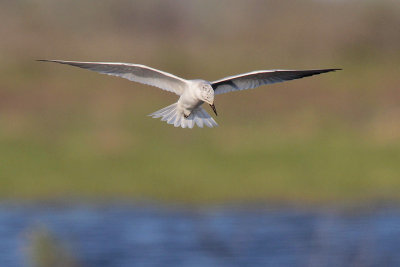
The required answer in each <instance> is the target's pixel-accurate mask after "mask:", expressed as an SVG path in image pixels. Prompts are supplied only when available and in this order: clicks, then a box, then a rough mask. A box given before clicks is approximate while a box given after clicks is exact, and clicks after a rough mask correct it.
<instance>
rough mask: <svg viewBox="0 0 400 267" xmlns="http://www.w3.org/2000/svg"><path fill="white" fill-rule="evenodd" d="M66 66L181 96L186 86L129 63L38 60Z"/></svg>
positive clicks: (158, 71) (161, 74)
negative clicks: (119, 78)
mask: <svg viewBox="0 0 400 267" xmlns="http://www.w3.org/2000/svg"><path fill="white" fill-rule="evenodd" d="M39 61H47V62H56V63H60V64H67V65H71V66H75V67H79V68H84V69H88V70H91V71H95V72H99V73H102V74H108V75H112V76H118V77H122V78H125V79H128V80H130V81H134V82H139V83H143V84H147V85H151V86H155V87H158V88H161V89H163V90H166V91H169V92H172V93H175V94H177V95H181V94H182V93H183V91H184V90H185V88H186V86H187V82H186V80H185V79H182V78H180V77H177V76H175V75H172V74H170V73H167V72H164V71H160V70H157V69H153V68H150V67H148V66H144V65H139V64H130V63H114V62H80V61H64V60H39Z"/></svg>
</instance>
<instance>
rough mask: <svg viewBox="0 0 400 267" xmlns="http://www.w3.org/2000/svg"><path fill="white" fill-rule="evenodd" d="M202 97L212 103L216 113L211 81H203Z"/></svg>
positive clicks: (201, 87) (211, 105)
mask: <svg viewBox="0 0 400 267" xmlns="http://www.w3.org/2000/svg"><path fill="white" fill-rule="evenodd" d="M200 99H201V100H202V101H204V102H206V103H207V104H209V105H210V107H211V108H212V110H213V111H214V113H215V115H218V114H217V110H216V108H215V106H214V89H213V88H212V86H211V84H209V83H202V84H201V86H200Z"/></svg>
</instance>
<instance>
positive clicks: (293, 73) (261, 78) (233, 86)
mask: <svg viewBox="0 0 400 267" xmlns="http://www.w3.org/2000/svg"><path fill="white" fill-rule="evenodd" d="M336 70H340V69H319V70H259V71H253V72H248V73H243V74H239V75H235V76H229V77H225V78H223V79H220V80H217V81H214V82H212V83H211V85H212V87H213V88H214V94H216V95H218V94H224V93H228V92H233V91H240V90H246V89H253V88H256V87H259V86H262V85H266V84H273V83H279V82H285V81H290V80H294V79H300V78H304V77H308V76H312V75H317V74H321V73H325V72H330V71H336Z"/></svg>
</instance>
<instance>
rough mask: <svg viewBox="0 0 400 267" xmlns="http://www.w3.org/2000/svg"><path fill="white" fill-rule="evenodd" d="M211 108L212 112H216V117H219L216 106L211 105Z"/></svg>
mask: <svg viewBox="0 0 400 267" xmlns="http://www.w3.org/2000/svg"><path fill="white" fill-rule="evenodd" d="M210 107H211V108H212V110H213V111H214V113H215V116H218V114H217V109H216V108H215V106H214V104H212V105H210Z"/></svg>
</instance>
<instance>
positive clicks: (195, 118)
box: [40, 60, 338, 128]
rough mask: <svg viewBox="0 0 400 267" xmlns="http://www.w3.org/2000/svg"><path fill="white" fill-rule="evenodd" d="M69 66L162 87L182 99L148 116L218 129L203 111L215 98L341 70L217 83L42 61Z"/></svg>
mask: <svg viewBox="0 0 400 267" xmlns="http://www.w3.org/2000/svg"><path fill="white" fill-rule="evenodd" d="M40 61H49V62H56V63H61V64H68V65H72V66H76V67H80V68H85V69H89V70H92V71H96V72H99V73H103V74H108V75H113V76H119V77H122V78H126V79H128V80H131V81H135V82H140V83H143V84H147V85H152V86H156V87H159V88H161V89H163V90H166V91H170V92H173V93H175V94H177V95H178V96H179V99H178V101H177V102H176V103H174V104H172V105H170V106H168V107H165V108H163V109H161V110H158V111H156V112H154V113H152V114H150V115H149V116H152V117H153V118H161V120H162V121H166V122H167V123H168V124H173V125H174V126H175V127H182V128H193V127H194V126H195V125H197V126H199V127H203V126H204V125H205V126H207V127H214V126H217V123H216V122H215V120H214V119H213V118H212V117H211V116H210V115H209V114H208V113H207V112H206V111H205V110H204V109H203V108H202V105H203V104H204V103H207V104H209V105H210V106H211V108H212V109H213V111H214V113H215V115H217V111H216V109H215V106H214V96H215V95H218V94H223V93H227V92H232V91H239V90H245V89H252V88H255V87H258V86H261V85H265V84H272V83H277V82H283V81H288V80H293V79H299V78H303V77H307V76H312V75H316V74H320V73H325V72H330V71H335V70H338V69H320V70H264V71H253V72H249V73H244V74H240V75H236V76H230V77H226V78H223V79H220V80H217V81H214V82H209V81H206V80H200V79H197V80H185V79H182V78H179V77H177V76H175V75H172V74H170V73H167V72H163V71H160V70H156V69H153V68H150V67H147V66H144V65H138V64H129V63H114V62H79V61H63V60H40Z"/></svg>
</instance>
